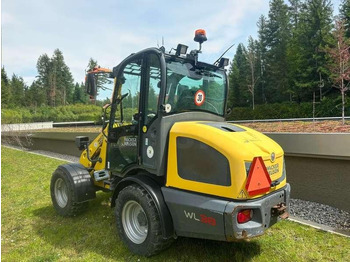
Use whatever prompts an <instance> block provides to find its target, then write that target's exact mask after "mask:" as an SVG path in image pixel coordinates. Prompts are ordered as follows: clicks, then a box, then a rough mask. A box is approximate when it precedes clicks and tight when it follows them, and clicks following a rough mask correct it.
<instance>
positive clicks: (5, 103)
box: [1, 67, 11, 108]
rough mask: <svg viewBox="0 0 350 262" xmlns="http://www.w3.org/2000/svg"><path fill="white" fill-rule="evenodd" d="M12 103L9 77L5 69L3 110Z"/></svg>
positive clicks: (2, 75)
mask: <svg viewBox="0 0 350 262" xmlns="http://www.w3.org/2000/svg"><path fill="white" fill-rule="evenodd" d="M10 101H11V86H10V83H9V79H8V77H7V74H6V71H5V68H4V67H2V68H1V108H7V107H9V106H10Z"/></svg>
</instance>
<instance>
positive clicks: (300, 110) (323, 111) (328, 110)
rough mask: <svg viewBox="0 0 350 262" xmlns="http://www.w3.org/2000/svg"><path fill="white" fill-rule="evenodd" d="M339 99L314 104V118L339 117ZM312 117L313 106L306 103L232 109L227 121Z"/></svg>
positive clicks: (349, 110)
mask: <svg viewBox="0 0 350 262" xmlns="http://www.w3.org/2000/svg"><path fill="white" fill-rule="evenodd" d="M347 100H348V101H346V107H345V115H346V116H350V106H349V105H350V99H347ZM341 109H342V106H341V98H340V97H337V98H334V99H331V98H324V99H323V100H322V101H321V102H319V103H316V104H315V117H340V116H341ZM306 117H307V118H311V117H313V104H312V103H310V102H307V103H300V104H297V103H276V104H263V105H256V106H255V109H254V110H253V109H252V108H247V107H236V108H233V109H232V112H231V114H230V115H229V116H228V117H227V120H254V119H286V118H306Z"/></svg>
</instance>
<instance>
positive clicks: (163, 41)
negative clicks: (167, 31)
mask: <svg viewBox="0 0 350 262" xmlns="http://www.w3.org/2000/svg"><path fill="white" fill-rule="evenodd" d="M162 46H164V36H162Z"/></svg>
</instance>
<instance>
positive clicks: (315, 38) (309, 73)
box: [296, 0, 332, 101]
mask: <svg viewBox="0 0 350 262" xmlns="http://www.w3.org/2000/svg"><path fill="white" fill-rule="evenodd" d="M331 29H332V5H331V2H330V0H307V1H306V2H305V3H304V4H303V5H302V9H301V13H300V22H299V26H298V30H297V37H298V40H297V41H298V45H299V48H300V49H299V51H300V52H299V54H300V58H299V59H300V63H299V65H298V66H299V70H300V75H299V77H298V79H297V80H296V85H297V86H298V89H299V90H300V94H299V95H300V99H301V100H304V101H305V100H311V98H312V94H313V92H315V91H318V92H317V93H319V99H320V100H321V99H322V96H323V95H322V92H323V90H324V89H325V88H330V83H328V82H327V79H328V78H329V72H328V69H327V59H326V55H325V51H324V50H325V47H326V46H327V45H328V44H329V43H330V40H331ZM323 86H324V88H323Z"/></svg>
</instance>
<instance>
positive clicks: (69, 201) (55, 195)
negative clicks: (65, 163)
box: [50, 169, 88, 217]
mask: <svg viewBox="0 0 350 262" xmlns="http://www.w3.org/2000/svg"><path fill="white" fill-rule="evenodd" d="M74 190H75V187H74V184H73V180H71V179H70V178H69V174H67V173H66V172H64V171H63V170H61V169H56V171H55V172H54V173H53V174H52V178H51V185H50V191H51V199H52V203H53V206H54V208H55V209H56V211H57V213H58V214H60V215H61V216H64V217H69V216H76V215H78V214H80V213H82V212H83V211H84V210H85V209H86V207H87V205H88V203H87V202H83V203H78V202H77V199H76V194H75V192H74Z"/></svg>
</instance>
